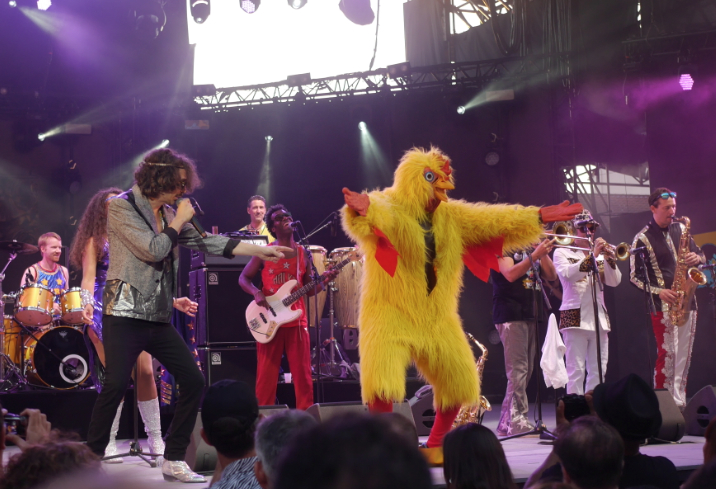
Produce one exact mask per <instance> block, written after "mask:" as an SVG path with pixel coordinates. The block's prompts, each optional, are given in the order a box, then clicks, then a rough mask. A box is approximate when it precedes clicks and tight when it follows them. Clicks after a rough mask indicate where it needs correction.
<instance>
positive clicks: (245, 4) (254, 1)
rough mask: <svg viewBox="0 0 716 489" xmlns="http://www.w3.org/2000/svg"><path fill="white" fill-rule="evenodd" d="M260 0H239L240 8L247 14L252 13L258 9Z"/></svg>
mask: <svg viewBox="0 0 716 489" xmlns="http://www.w3.org/2000/svg"><path fill="white" fill-rule="evenodd" d="M260 5H261V0H241V10H243V11H244V12H246V13H247V14H253V13H254V12H256V11H257V10H258V9H259V6H260Z"/></svg>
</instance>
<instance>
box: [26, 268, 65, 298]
mask: <svg viewBox="0 0 716 489" xmlns="http://www.w3.org/2000/svg"><path fill="white" fill-rule="evenodd" d="M33 266H34V268H35V272H37V280H35V283H36V284H38V285H44V286H45V287H47V288H48V289H50V290H51V291H52V293H53V294H55V302H57V303H58V304H59V302H60V296H61V295H62V292H63V291H65V290H67V278H66V277H65V272H64V270H63V269H62V267H61V266H60V265H57V266H56V267H55V271H54V272H53V271H50V270H45V269H44V268H42V267H41V266H40V264H39V263H36V264H35V265H33Z"/></svg>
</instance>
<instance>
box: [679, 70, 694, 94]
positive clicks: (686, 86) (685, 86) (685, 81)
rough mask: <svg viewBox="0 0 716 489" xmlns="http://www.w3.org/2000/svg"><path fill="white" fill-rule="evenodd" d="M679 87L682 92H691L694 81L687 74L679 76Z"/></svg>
mask: <svg viewBox="0 0 716 489" xmlns="http://www.w3.org/2000/svg"><path fill="white" fill-rule="evenodd" d="M679 85H681V89H682V90H691V89H692V88H693V87H694V79H693V78H691V75H690V74H688V73H683V74H681V75H679Z"/></svg>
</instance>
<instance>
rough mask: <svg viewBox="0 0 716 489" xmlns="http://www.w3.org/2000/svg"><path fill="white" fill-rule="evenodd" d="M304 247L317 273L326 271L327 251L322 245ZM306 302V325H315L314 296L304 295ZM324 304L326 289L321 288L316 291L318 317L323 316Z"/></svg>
mask: <svg viewBox="0 0 716 489" xmlns="http://www.w3.org/2000/svg"><path fill="white" fill-rule="evenodd" d="M306 249H307V250H308V251H309V252H310V253H311V256H312V257H313V264H314V265H315V266H316V270H318V273H319V274H322V273H323V272H325V271H326V254H327V253H328V251H327V250H326V249H325V248H324V247H323V246H306ZM304 301H305V304H306V315H307V316H308V325H309V326H315V325H316V313H315V312H314V311H315V304H316V299H315V298H314V297H304ZM325 306H326V291H325V290H323V291H321V292H319V293H318V319H319V320H320V319H321V318H322V317H323V309H324V308H325Z"/></svg>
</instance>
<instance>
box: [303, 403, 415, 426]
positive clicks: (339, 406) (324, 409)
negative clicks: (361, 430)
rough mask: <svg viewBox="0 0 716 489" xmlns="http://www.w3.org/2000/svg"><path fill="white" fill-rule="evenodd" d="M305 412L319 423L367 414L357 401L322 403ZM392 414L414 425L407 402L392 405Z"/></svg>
mask: <svg viewBox="0 0 716 489" xmlns="http://www.w3.org/2000/svg"><path fill="white" fill-rule="evenodd" d="M306 412H307V413H308V414H310V415H312V416H313V417H314V418H316V420H318V421H319V422H323V421H325V420H327V419H330V418H331V417H333V416H336V415H339V414H346V413H367V412H368V406H367V405H365V404H362V403H361V402H359V401H350V402H323V403H318V404H313V405H311V406H309V408H308V409H307V410H306ZM393 412H394V413H398V414H401V415H403V416H405V417H406V418H407V419H409V420H410V422H411V423H413V424H415V421H414V420H413V412H412V411H411V409H410V405H409V404H408V403H407V402H395V403H393Z"/></svg>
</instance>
